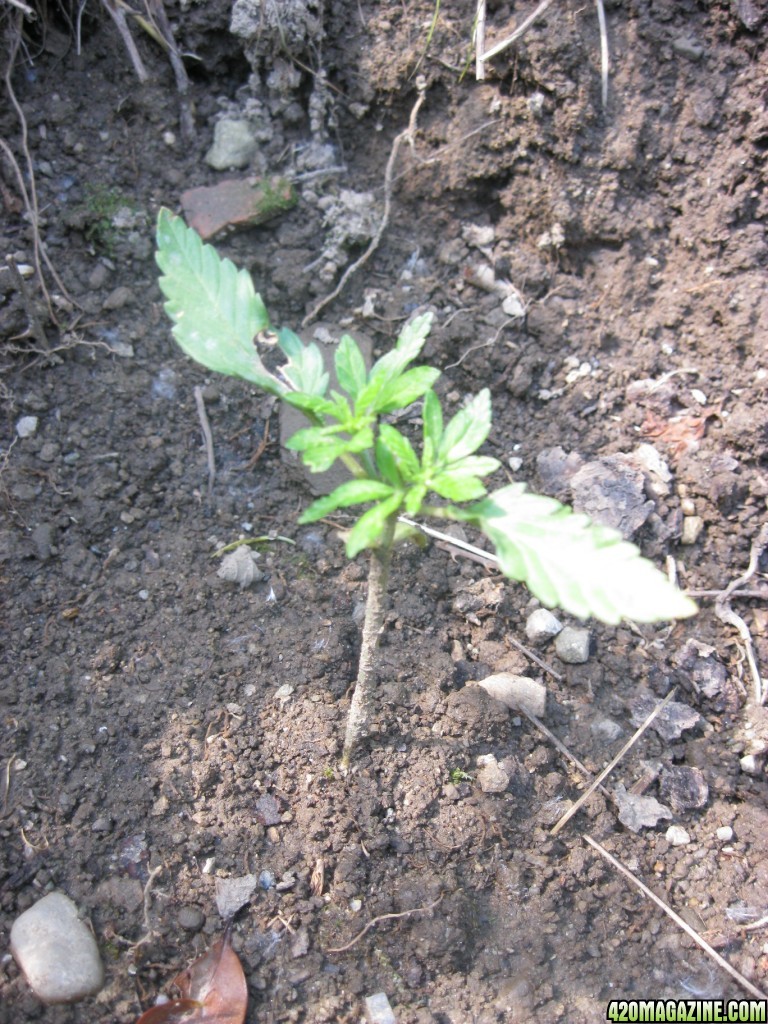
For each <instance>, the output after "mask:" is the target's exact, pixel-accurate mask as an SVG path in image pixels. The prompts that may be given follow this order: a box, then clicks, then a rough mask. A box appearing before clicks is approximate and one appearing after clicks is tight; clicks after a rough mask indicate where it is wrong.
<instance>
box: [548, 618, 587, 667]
mask: <svg viewBox="0 0 768 1024" xmlns="http://www.w3.org/2000/svg"><path fill="white" fill-rule="evenodd" d="M589 641H590V636H589V630H588V629H579V628H577V627H576V626H566V627H565V628H564V629H563V630H561V632H560V633H558V635H557V636H556V637H555V652H556V653H557V656H558V658H559V659H560V661H564V662H565V663H566V665H583V664H584V662H585V661H588V660H589Z"/></svg>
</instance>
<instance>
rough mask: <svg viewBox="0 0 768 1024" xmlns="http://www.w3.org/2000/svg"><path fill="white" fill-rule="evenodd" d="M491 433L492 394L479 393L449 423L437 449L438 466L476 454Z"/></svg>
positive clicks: (486, 392)
mask: <svg viewBox="0 0 768 1024" xmlns="http://www.w3.org/2000/svg"><path fill="white" fill-rule="evenodd" d="M490 432H491V392H490V391H489V390H488V388H483V390H482V391H479V392H478V393H477V394H476V395H475V396H474V397H473V398H472V399H470V401H469V402H468V403H467V405H465V406H464V408H463V409H460V410H459V412H457V413H456V415H455V416H454V417H453V418H452V419H451V420H450V421H449V422H448V425H447V426H446V428H445V430H444V431H443V436H442V438H441V439H440V444H439V445H438V448H437V463H438V465H441V464H447V463H450V462H456V461H457V460H458V459H463V458H464V457H465V456H466V455H471V454H472V453H473V452H476V451H477V449H478V448H479V447H480V445H481V444H482V443H483V441H485V439H486V438H487V437H488V435H489V434H490Z"/></svg>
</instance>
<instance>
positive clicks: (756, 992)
mask: <svg viewBox="0 0 768 1024" xmlns="http://www.w3.org/2000/svg"><path fill="white" fill-rule="evenodd" d="M583 838H584V841H585V842H586V843H589V845H590V846H591V847H592V848H593V849H594V850H597V852H598V853H599V854H600V856H601V857H604V858H605V860H607V861H608V863H609V864H611V865H612V866H613V867H614V868H616V870H617V871H620V872H621V874H622V875H624V877H625V878H627V879H628V880H629V881H630V882H631V883H632V885H634V886H636V887H637V888H638V889H639V890H640V891H641V892H642V893H644V895H646V896H647V897H648V898H649V899H650V900H653V902H654V903H655V904H656V906H657V907H660V908H661V909H662V910H663V911H664V913H665V914H666V915H667V916H668V917H671V918H672V920H673V921H674V922H675V924H676V925H677V926H678V927H679V928H682V930H683V931H684V932H685V933H686V935H688V936H690V938H692V939H693V941H694V942H695V943H696V945H697V946H699V947H700V948H701V949H703V950H704V952H705V953H707V954H708V956H710V957H711V958H712V959H713V960H714V961H715V963H716V964H718V965H719V966H720V967H722V968H723V970H724V971H727V972H728V973H729V974H730V975H731V977H732V978H735V980H736V981H737V982H738V983H739V985H741V986H742V988H744V989H745V990H746V991H747V992H749V994H750V995H752V996H754V997H755V998H756V999H765V998H766V993H765V992H761V991H760V989H759V988H756V987H755V986H754V985H753V984H752V982H751V981H747V979H746V978H745V977H744V975H743V974H739V972H738V971H737V970H736V968H735V967H731V965H730V964H729V963H728V961H727V960H724V959H723V957H721V956H720V954H719V953H717V952H716V951H715V950H714V949H712V947H711V946H710V945H709V943H708V942H705V941H704V939H702V937H701V936H700V935H699V934H698V932H696V931H694V929H693V928H691V926H690V925H689V924H687V923H686V922H685V921H684V920H683V919H682V917H680V915H679V914H676V913H675V911H674V910H672V908H671V907H669V906H667V904H666V903H665V902H664V900H662V899H660V898H659V897H658V896H657V895H656V893H654V892H652V891H651V890H650V889H649V888H648V886H647V885H645V884H644V883H643V882H641V881H640V879H639V878H638V877H637V876H636V875H634V874H632V872H631V871H630V870H629V868H627V867H625V866H624V865H623V864H622V863H621V861H619V860H616V858H615V857H614V856H612V855H611V854H610V853H608V851H607V850H606V849H605V847H603V846H601V845H600V843H598V842H596V841H595V840H594V839H592V837H591V836H584V837H583Z"/></svg>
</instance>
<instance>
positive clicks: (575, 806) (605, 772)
mask: <svg viewBox="0 0 768 1024" xmlns="http://www.w3.org/2000/svg"><path fill="white" fill-rule="evenodd" d="M674 695H675V688H674V687H673V688H672V689H671V690H670V691H669V693H668V694H667V696H666V697H665V698H664V700H663V701H661V703H660V704H657V705H656V707H655V708H654V709H653V711H652V712H651V713H650V715H648V717H647V718H646V720H645V721H644V722H643V724H642V725H641V726H640V728H639V729H638V730H637V732H635V734H634V736H631V737H630V738H629V739H628V740H627V742H626V743H625V744H624V746H623V747H622V748H621V750H620V751H619V752H618V754H617V755H616V757H614V758H613V760H612V761H611V762H610V763H609V764H607V765H606V767H605V768H603V770H602V771H601V772H600V774H599V775H598V776H597V778H596V779H595V780H594V782H593V783H592V785H591V786H590V787H589V788H588V789H586V790H585V791H584V792H583V793H582V794H581V796H580V797H579V799H578V800H577V801H576V803H575V804H573V805H572V806H571V807H569V808H568V810H567V811H566V812H565V814H564V815H563V816H562V818H561V819H560V821H558V822H557V824H556V825H554V826H553V827H552V829H550V833H549V834H550V835H551V836H556V835H557V833H558V832H559V831H560V829H561V828H562V827H563V825H565V823H566V822H568V821H570V820H571V818H572V817H573V816H574V814H575V813H576V812H577V811H578V809H579V808H580V807H581V805H582V804H583V803H584V802H585V801H587V800H589V798H590V797H591V796H592V794H593V793H594V791H595V790H596V789H597V787H598V786H599V785H600V783H601V782H602V781H603V779H605V778H606V777H607V776H608V775H610V773H611V772H612V771H613V769H614V768H615V767H616V765H617V764H618V763H619V761H620V760H621V759H622V757H624V755H625V754H626V753H627V751H628V750H629V749H630V748H631V747H632V746H634V744H635V743H636V742H637V741H638V740H639V739H640V737H641V736H642V735H643V733H644V732H645V730H646V729H647V728H648V726H649V725H650V724H651V722H653V720H654V719H655V718H656V716H657V715H659V714H661V712H662V711H663V710H664V708H665V707H666V706H667V704H669V702H670V701H671V700H672V698H673V697H674Z"/></svg>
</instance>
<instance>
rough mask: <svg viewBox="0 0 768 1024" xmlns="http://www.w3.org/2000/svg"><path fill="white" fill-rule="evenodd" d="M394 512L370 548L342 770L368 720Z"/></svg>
mask: <svg viewBox="0 0 768 1024" xmlns="http://www.w3.org/2000/svg"><path fill="white" fill-rule="evenodd" d="M396 521H397V515H393V516H390V517H389V519H388V520H387V522H386V525H385V527H384V532H383V533H382V535H381V540H380V542H379V545H378V547H376V548H374V549H373V551H371V561H370V564H369V568H368V596H367V598H366V602H365V620H364V622H363V641H362V644H361V646H360V662H359V665H358V670H357V682H356V683H355V689H354V692H353V694H352V703H351V704H350V706H349V716H348V718H347V731H346V733H345V734H344V749H343V751H342V755H341V770H342V771H343V772H344V774H346V773H347V772H348V770H349V762H350V760H351V758H352V752H353V751H354V749H355V745H356V744H357V741H358V739H359V738H360V733H361V732H362V731H363V728H364V726H365V724H366V722H367V721H368V708H369V705H370V699H371V689H372V683H373V676H374V666H375V661H376V648H377V647H378V643H379V636H380V635H381V630H382V627H383V626H384V616H385V614H386V597H387V584H388V582H389V566H390V562H391V561H392V544H393V540H394V536H395V523H396Z"/></svg>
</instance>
